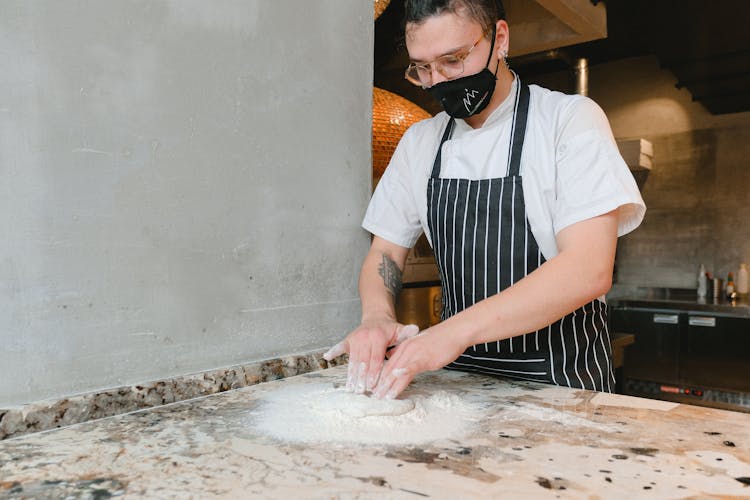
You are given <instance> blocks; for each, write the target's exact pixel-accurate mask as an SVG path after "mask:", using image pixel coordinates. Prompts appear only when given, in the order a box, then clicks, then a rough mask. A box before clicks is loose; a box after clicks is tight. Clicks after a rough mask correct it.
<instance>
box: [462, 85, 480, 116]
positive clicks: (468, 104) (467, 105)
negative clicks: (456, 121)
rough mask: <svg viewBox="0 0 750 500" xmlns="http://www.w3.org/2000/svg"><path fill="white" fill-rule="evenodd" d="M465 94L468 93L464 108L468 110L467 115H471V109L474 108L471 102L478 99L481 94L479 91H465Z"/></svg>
mask: <svg viewBox="0 0 750 500" xmlns="http://www.w3.org/2000/svg"><path fill="white" fill-rule="evenodd" d="M464 92H466V97H464V107H465V108H466V112H467V113H471V108H473V107H474V106H473V105H472V104H471V100H472V99H474V97H476V95H477V94H478V93H479V91H478V90H469V89H464Z"/></svg>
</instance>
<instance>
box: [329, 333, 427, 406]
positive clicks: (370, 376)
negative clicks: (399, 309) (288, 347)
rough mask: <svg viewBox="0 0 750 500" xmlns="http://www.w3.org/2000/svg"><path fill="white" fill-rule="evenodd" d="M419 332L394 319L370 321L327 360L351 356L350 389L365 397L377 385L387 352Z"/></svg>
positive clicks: (334, 348) (348, 380)
mask: <svg viewBox="0 0 750 500" xmlns="http://www.w3.org/2000/svg"><path fill="white" fill-rule="evenodd" d="M418 333H419V327H418V326H417V325H402V324H400V323H398V322H396V321H393V320H390V319H388V320H378V321H366V322H363V323H362V324H361V325H360V326H359V327H358V328H357V329H356V330H354V331H353V332H352V333H350V334H349V335H347V337H346V338H345V339H344V340H342V341H341V342H339V343H338V344H336V345H335V346H333V347H332V348H331V349H330V350H329V351H328V352H326V353H325V354H324V355H323V358H324V359H325V360H327V361H330V360H332V359H334V358H336V357H338V356H341V355H342V354H344V353H349V370H348V373H347V378H346V389H347V390H348V391H354V392H356V393H358V394H363V393H364V392H366V391H371V390H372V388H373V387H375V384H377V382H378V378H379V376H380V373H381V371H382V369H383V363H384V361H385V352H386V350H387V349H388V348H389V347H393V346H396V345H398V344H400V343H401V342H403V341H404V340H406V339H408V338H411V337H413V336H415V335H417V334H418Z"/></svg>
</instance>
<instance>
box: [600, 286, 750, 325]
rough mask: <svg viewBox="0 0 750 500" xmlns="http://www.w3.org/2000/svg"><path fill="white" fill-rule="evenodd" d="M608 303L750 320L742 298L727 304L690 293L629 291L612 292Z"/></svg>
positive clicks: (749, 310)
mask: <svg viewBox="0 0 750 500" xmlns="http://www.w3.org/2000/svg"><path fill="white" fill-rule="evenodd" d="M607 303H608V304H609V305H610V306H611V307H619V308H649V309H664V310H673V311H694V312H697V313H701V312H703V313H711V314H715V315H721V316H727V317H733V318H750V301H749V300H748V297H741V298H739V299H738V300H736V301H733V302H730V301H728V300H726V299H720V300H713V299H711V298H698V295H697V293H696V291H695V290H693V289H684V288H653V287H629V288H621V289H615V290H613V291H612V292H610V293H609V294H607Z"/></svg>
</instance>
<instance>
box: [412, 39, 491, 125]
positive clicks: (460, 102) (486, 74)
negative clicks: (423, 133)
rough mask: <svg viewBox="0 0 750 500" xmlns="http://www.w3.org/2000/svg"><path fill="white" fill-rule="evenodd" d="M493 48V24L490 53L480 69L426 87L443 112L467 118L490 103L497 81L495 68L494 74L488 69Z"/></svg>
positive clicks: (479, 111)
mask: <svg viewBox="0 0 750 500" xmlns="http://www.w3.org/2000/svg"><path fill="white" fill-rule="evenodd" d="M494 48H495V28H494V26H493V28H492V45H491V46H490V55H489V57H487V64H486V65H485V67H484V69H483V70H482V71H480V72H479V73H475V74H473V75H468V76H463V77H461V78H456V79H455V80H447V81H444V82H440V83H438V84H436V85H433V86H432V87H430V88H428V89H427V90H428V91H429V92H430V94H432V97H434V98H435V99H437V100H438V101H440V104H442V105H443V109H444V110H445V112H446V113H448V114H449V115H450V116H452V117H453V118H468V117H470V116H472V115H475V114H477V113H481V112H482V110H484V108H486V107H487V105H488V104H489V103H490V98H491V97H492V93H493V92H494V91H495V82H496V81H497V76H496V75H497V68H495V73H494V74H493V73H492V71H490V69H489V66H490V61H491V60H492V52H493V50H494ZM499 67H500V65H499V64H498V68H499Z"/></svg>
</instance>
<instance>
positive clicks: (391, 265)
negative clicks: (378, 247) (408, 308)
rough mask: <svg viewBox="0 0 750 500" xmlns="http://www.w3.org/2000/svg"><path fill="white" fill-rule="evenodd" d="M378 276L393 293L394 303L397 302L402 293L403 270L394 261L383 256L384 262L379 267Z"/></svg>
mask: <svg viewBox="0 0 750 500" xmlns="http://www.w3.org/2000/svg"><path fill="white" fill-rule="evenodd" d="M378 274H380V276H381V277H382V278H383V284H384V285H385V287H386V288H387V289H388V291H389V292H391V295H393V301H394V302H395V301H396V300H397V299H398V295H399V293H401V276H402V273H401V269H399V267H398V266H397V265H396V263H395V262H394V261H393V259H391V258H390V257H388V256H387V255H386V254H383V261H382V262H381V263H380V266H378Z"/></svg>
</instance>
